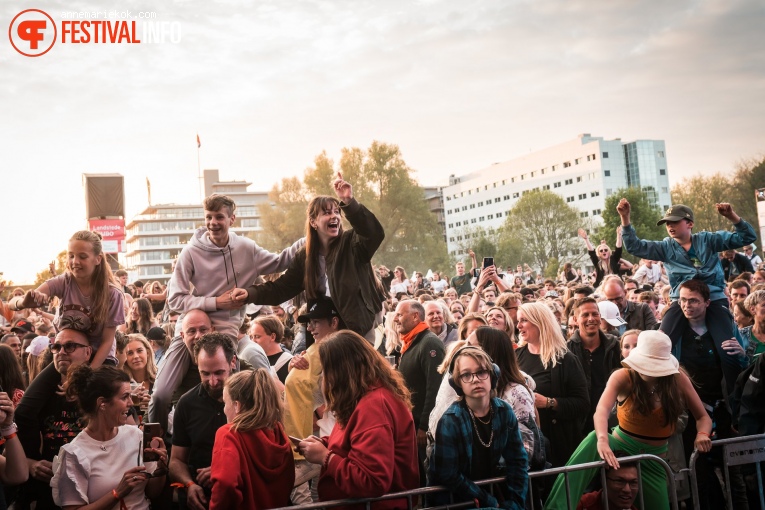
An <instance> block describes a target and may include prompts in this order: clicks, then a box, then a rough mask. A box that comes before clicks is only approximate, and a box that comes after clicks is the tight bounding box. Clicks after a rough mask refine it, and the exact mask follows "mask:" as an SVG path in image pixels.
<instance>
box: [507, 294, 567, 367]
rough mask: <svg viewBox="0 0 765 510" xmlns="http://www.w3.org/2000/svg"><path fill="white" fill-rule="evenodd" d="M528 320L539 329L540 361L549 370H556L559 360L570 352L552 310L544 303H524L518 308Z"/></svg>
mask: <svg viewBox="0 0 765 510" xmlns="http://www.w3.org/2000/svg"><path fill="white" fill-rule="evenodd" d="M518 311H519V312H523V315H525V316H526V320H527V321H529V322H530V323H531V324H533V325H534V326H536V327H537V329H539V360H540V361H541V362H542V366H543V367H544V369H545V370H547V368H548V365H551V366H550V368H554V367H555V365H556V364H557V363H558V360H559V359H560V358H562V357H563V355H564V354H566V352H567V351H568V347H566V339H565V338H563V332H562V331H561V329H560V324H558V320H557V319H556V318H555V315H553V312H552V310H550V308H548V307H547V305H545V304H544V303H524V304H522V305H521V306H520V307H518Z"/></svg>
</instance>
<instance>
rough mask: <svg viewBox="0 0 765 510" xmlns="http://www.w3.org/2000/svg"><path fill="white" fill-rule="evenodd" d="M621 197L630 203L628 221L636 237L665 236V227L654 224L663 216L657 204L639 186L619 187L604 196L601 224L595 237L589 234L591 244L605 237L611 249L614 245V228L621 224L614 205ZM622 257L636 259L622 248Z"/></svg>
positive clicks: (654, 238)
mask: <svg viewBox="0 0 765 510" xmlns="http://www.w3.org/2000/svg"><path fill="white" fill-rule="evenodd" d="M622 198H626V199H627V200H628V201H629V203H630V223H631V224H632V226H633V227H635V232H637V235H638V237H640V238H641V239H650V240H657V239H664V238H665V237H667V231H666V229H665V228H664V227H663V226H661V225H658V226H657V225H656V222H657V221H659V220H660V219H661V218H662V217H663V216H664V211H662V210H661V209H660V208H659V207H658V206H654V205H651V202H650V201H649V200H648V196H647V195H646V193H645V192H644V191H643V190H641V189H640V188H635V187H631V188H620V189H618V190H616V192H615V193H613V194H612V195H611V196H609V197H608V198H606V201H605V205H604V206H603V207H604V209H603V225H602V226H601V227H600V228H599V229H598V231H597V232H598V235H597V236H596V237H597V239H595V238H592V237H593V236H590V238H591V241H592V244H594V245H595V246H597V245H598V243H599V242H600V240H601V239H605V240H606V243H608V246H610V247H611V248H612V249H613V248H614V246H615V245H616V229H617V228H618V227H619V226H620V225H621V224H622V221H621V218H620V217H619V214H618V213H617V212H616V206H617V204H618V203H619V200H621V199H622ZM623 257H624V258H626V259H630V260H632V261H633V262H636V261H637V259H636V258H635V257H633V256H632V255H628V254H627V250H624V255H623Z"/></svg>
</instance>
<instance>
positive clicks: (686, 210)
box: [656, 204, 693, 225]
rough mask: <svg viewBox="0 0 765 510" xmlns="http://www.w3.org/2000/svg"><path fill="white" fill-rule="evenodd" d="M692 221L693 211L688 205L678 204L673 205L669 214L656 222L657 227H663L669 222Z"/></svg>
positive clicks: (668, 211) (666, 213)
mask: <svg viewBox="0 0 765 510" xmlns="http://www.w3.org/2000/svg"><path fill="white" fill-rule="evenodd" d="M680 220H690V221H693V209H691V208H690V207H688V206H687V205H683V204H677V205H673V206H672V207H670V208H669V209H667V212H665V213H664V217H663V218H662V219H660V220H659V221H657V222H656V224H657V225H663V224H664V223H666V222H668V221H680Z"/></svg>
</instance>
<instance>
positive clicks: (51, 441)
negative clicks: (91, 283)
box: [15, 329, 93, 510]
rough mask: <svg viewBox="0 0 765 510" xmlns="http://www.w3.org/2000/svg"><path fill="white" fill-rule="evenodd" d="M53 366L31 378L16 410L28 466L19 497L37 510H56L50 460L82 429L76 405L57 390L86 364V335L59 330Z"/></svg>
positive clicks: (88, 354)
mask: <svg viewBox="0 0 765 510" xmlns="http://www.w3.org/2000/svg"><path fill="white" fill-rule="evenodd" d="M50 349H51V350H52V351H53V364H52V365H48V366H47V367H46V368H45V369H44V370H43V371H42V372H40V374H39V375H38V376H37V377H35V379H34V380H33V381H32V383H31V384H30V385H29V387H28V388H27V391H26V393H24V397H23V398H22V399H21V402H19V406H18V408H16V416H15V420H16V424H17V425H18V427H19V430H18V436H19V440H20V441H21V445H22V446H23V447H24V453H25V454H26V456H27V464H28V465H29V481H28V482H27V484H26V485H25V487H24V489H23V491H22V494H23V496H22V497H23V498H24V499H25V500H27V501H34V500H36V501H37V508H39V509H41V510H43V509H52V508H58V507H56V505H55V504H54V503H53V497H52V495H51V489H50V486H49V484H50V479H51V477H52V476H53V471H52V464H51V462H52V461H53V457H54V456H55V455H56V454H58V451H59V449H60V448H61V446H63V445H64V444H66V443H69V442H70V441H72V440H73V439H74V438H75V437H76V436H77V434H79V433H80V431H81V430H82V429H83V428H84V427H85V423H84V422H83V421H82V418H81V417H80V411H79V409H78V407H77V403H76V402H70V401H68V400H67V399H66V397H64V396H63V395H61V394H60V392H59V391H58V387H59V385H61V384H62V382H63V381H64V379H65V377H66V374H67V373H68V372H69V371H70V370H72V369H73V368H74V367H76V366H78V365H81V364H82V363H87V362H88V361H89V360H90V358H91V356H92V355H93V349H92V348H91V347H90V343H89V342H88V338H87V336H85V334H84V333H82V332H80V331H76V330H74V329H63V330H61V331H60V332H59V333H58V335H56V340H55V342H54V343H52V344H51V346H50Z"/></svg>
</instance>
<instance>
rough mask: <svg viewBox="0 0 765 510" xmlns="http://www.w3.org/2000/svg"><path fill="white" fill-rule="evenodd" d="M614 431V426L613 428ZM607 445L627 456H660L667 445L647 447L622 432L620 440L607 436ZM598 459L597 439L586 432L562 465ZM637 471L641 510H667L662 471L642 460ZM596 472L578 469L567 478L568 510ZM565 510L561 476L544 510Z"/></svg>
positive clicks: (663, 472) (637, 504)
mask: <svg viewBox="0 0 765 510" xmlns="http://www.w3.org/2000/svg"><path fill="white" fill-rule="evenodd" d="M617 428H618V427H617ZM608 444H609V445H610V446H611V449H612V450H613V451H616V450H621V451H623V452H625V453H627V455H640V454H644V453H645V454H651V455H656V456H661V455H663V454H664V453H666V451H667V445H664V446H650V445H647V444H645V443H641V442H640V441H638V440H636V439H633V438H631V437H629V436H627V435H626V434H624V433H621V435H620V438H616V437H614V436H613V435H610V434H609V436H608ZM599 460H601V458H600V455H598V438H597V437H596V436H595V432H594V431H593V432H590V433H589V435H588V436H587V437H585V438H584V440H583V441H582V442H581V444H580V445H579V447H578V448H577V449H576V451H575V452H574V453H573V454H572V455H571V458H570V459H569V460H568V463H566V465H567V466H573V465H575V464H586V463H588V462H596V461H599ZM640 471H641V476H642V479H643V498H644V502H645V510H668V509H669V496H668V495H667V475H666V472H665V471H664V468H663V467H662V466H661V464H659V463H658V462H652V461H643V462H641V463H640ZM598 472H599V469H598V468H595V469H582V470H579V471H572V472H571V473H569V475H568V480H569V487H570V488H571V504H570V505H569V510H575V509H576V505H577V504H578V503H579V498H581V496H582V493H583V492H584V489H585V488H587V486H588V485H589V484H590V481H592V478H593V476H595V474H596V473H598ZM639 498H640V496H638V499H636V500H635V506H638V507H639V503H638V501H639ZM565 509H566V482H565V479H564V477H563V475H562V474H561V475H558V478H557V479H556V480H555V485H553V488H552V492H550V496H549V497H548V498H547V502H546V503H545V510H565Z"/></svg>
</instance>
